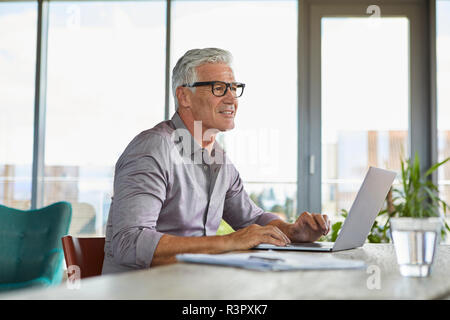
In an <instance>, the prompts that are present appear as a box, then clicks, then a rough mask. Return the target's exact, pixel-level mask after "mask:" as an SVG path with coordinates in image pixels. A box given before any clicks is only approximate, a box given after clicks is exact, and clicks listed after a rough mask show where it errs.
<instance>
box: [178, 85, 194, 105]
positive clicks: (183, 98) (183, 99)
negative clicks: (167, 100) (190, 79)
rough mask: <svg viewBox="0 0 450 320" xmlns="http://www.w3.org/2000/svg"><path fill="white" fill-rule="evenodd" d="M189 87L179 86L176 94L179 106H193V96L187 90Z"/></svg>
mask: <svg viewBox="0 0 450 320" xmlns="http://www.w3.org/2000/svg"><path fill="white" fill-rule="evenodd" d="M188 90H189V89H188V88H184V87H178V88H177V89H176V92H175V93H176V96H177V99H178V106H179V107H183V108H190V107H191V97H190V95H189V92H187V91H188Z"/></svg>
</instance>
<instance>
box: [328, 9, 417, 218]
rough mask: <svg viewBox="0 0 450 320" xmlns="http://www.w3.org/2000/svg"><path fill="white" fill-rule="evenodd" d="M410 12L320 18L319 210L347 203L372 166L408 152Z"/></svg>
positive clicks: (390, 163) (395, 166)
mask: <svg viewBox="0 0 450 320" xmlns="http://www.w3.org/2000/svg"><path fill="white" fill-rule="evenodd" d="M408 30H409V22H408V20H407V18H380V19H378V20H375V19H373V18H336V17H334V18H323V19H322V212H324V213H327V214H330V215H331V216H332V217H333V216H334V217H336V215H337V214H338V213H339V212H340V210H341V209H346V210H349V209H350V206H351V204H352V202H353V200H354V198H355V196H356V192H357V191H358V189H359V186H360V184H361V183H362V179H363V178H364V176H365V174H366V172H367V169H368V167H369V166H375V167H380V168H386V169H391V170H395V171H400V157H401V156H403V157H404V156H405V155H407V150H408V149H407V137H408V110H409V80H408V79H409V78H408V77H409V32H408Z"/></svg>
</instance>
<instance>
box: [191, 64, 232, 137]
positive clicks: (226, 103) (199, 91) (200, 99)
mask: <svg viewBox="0 0 450 320" xmlns="http://www.w3.org/2000/svg"><path fill="white" fill-rule="evenodd" d="M196 71H197V81H198V82H201V81H223V82H228V83H230V82H234V81H235V79H234V74H233V70H232V69H231V68H230V67H229V66H228V65H226V64H224V63H206V64H203V65H201V66H199V67H197V69H196ZM237 108H238V100H237V99H236V98H234V97H233V95H232V93H231V91H230V89H229V88H228V90H227V92H226V94H225V95H224V96H223V97H216V96H215V95H213V94H212V92H211V85H207V86H199V87H196V88H195V93H192V95H191V110H192V115H193V117H194V120H196V121H202V127H203V131H205V130H208V129H217V130H219V131H226V130H231V129H233V128H234V117H235V116H236V111H237ZM224 111H227V112H226V113H224ZM230 111H231V114H230V113H229V112H230Z"/></svg>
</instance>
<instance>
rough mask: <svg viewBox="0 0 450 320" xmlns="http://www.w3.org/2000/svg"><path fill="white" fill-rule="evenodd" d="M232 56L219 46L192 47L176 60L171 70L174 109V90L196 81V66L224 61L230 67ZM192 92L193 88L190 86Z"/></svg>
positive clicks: (176, 107) (176, 103)
mask: <svg viewBox="0 0 450 320" xmlns="http://www.w3.org/2000/svg"><path fill="white" fill-rule="evenodd" d="M232 62H233V56H232V55H231V53H230V52H229V51H227V50H223V49H219V48H205V49H192V50H189V51H187V52H186V53H185V54H184V55H183V56H182V57H181V58H180V59H179V60H178V62H177V64H176V65H175V67H174V68H173V71H172V93H173V98H174V101H175V109H178V99H177V95H176V90H177V88H178V87H179V86H181V85H183V84H185V83H187V84H191V83H194V82H196V81H197V72H196V70H195V69H196V68H197V67H198V66H200V65H202V64H205V63H225V64H227V65H229V66H230V67H231V63H232ZM190 89H191V90H192V91H193V92H194V91H195V88H190Z"/></svg>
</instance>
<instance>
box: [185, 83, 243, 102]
mask: <svg viewBox="0 0 450 320" xmlns="http://www.w3.org/2000/svg"><path fill="white" fill-rule="evenodd" d="M208 85H210V86H211V92H212V94H213V95H215V96H216V97H223V96H224V95H226V93H227V90H228V88H230V91H231V94H232V95H233V97H234V98H239V97H240V96H242V94H243V93H244V88H245V84H243V83H240V82H232V83H228V82H223V81H205V82H194V83H192V84H183V85H182V87H189V88H192V87H200V86H208Z"/></svg>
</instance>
